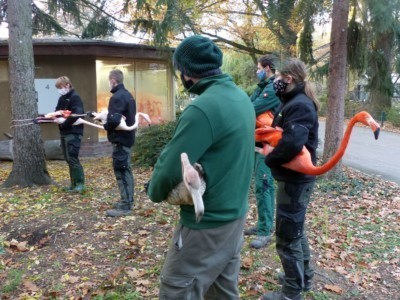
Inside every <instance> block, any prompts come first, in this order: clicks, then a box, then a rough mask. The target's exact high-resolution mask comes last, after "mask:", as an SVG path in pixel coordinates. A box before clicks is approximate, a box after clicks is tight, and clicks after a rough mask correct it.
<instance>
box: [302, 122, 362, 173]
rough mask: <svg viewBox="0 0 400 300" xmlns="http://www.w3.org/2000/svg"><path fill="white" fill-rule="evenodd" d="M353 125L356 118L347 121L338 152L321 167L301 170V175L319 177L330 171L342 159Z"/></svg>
mask: <svg viewBox="0 0 400 300" xmlns="http://www.w3.org/2000/svg"><path fill="white" fill-rule="evenodd" d="M355 123H357V118H356V117H353V118H352V119H351V120H350V121H349V124H348V125H347V128H346V131H345V133H344V136H343V139H342V141H341V142H340V145H339V149H338V151H336V153H335V154H334V155H333V156H332V157H331V158H330V159H329V160H328V161H327V162H326V163H324V164H323V165H321V166H312V167H311V166H309V168H307V170H304V171H303V170H302V173H304V174H308V175H321V174H324V173H326V172H327V171H329V170H330V169H332V168H333V167H334V166H335V165H336V164H337V163H338V162H339V160H341V159H342V157H343V155H344V152H345V151H346V148H347V145H348V144H349V140H350V135H351V132H352V130H353V127H354V125H355ZM303 151H304V150H303Z"/></svg>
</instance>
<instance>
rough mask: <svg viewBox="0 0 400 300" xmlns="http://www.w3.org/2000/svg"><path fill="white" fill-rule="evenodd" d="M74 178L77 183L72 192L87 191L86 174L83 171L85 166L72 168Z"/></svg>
mask: <svg viewBox="0 0 400 300" xmlns="http://www.w3.org/2000/svg"><path fill="white" fill-rule="evenodd" d="M72 178H73V182H74V183H75V185H74V187H73V188H72V189H71V192H75V193H80V194H82V193H84V192H85V191H86V187H85V175H84V173H83V168H75V169H73V170H72Z"/></svg>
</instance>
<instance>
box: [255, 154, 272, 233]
mask: <svg viewBox="0 0 400 300" xmlns="http://www.w3.org/2000/svg"><path fill="white" fill-rule="evenodd" d="M264 160H265V156H264V155H262V154H260V153H257V152H256V153H255V160H254V183H255V195H256V201H257V213H258V220H257V235H259V236H269V235H271V230H272V228H273V223H274V212H275V188H274V179H273V177H272V174H271V169H270V168H268V166H267V165H266V164H265V162H264Z"/></svg>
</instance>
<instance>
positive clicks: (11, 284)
mask: <svg viewBox="0 0 400 300" xmlns="http://www.w3.org/2000/svg"><path fill="white" fill-rule="evenodd" d="M22 275H23V272H22V271H21V270H15V269H13V270H10V272H9V273H8V276H7V279H6V282H5V284H4V286H3V287H2V288H1V291H2V292H3V293H11V292H13V291H15V290H16V289H17V288H18V287H19V286H20V284H21V282H22Z"/></svg>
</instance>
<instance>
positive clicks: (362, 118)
mask: <svg viewBox="0 0 400 300" xmlns="http://www.w3.org/2000/svg"><path fill="white" fill-rule="evenodd" d="M357 121H358V122H361V123H363V124H364V125H366V126H368V127H370V128H371V129H372V131H373V132H374V136H375V139H376V140H377V139H378V137H379V132H380V130H381V128H380V126H379V124H378V122H376V121H375V120H374V118H373V117H372V116H371V115H370V114H369V113H367V112H366V111H362V112H360V113H358V114H357Z"/></svg>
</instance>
